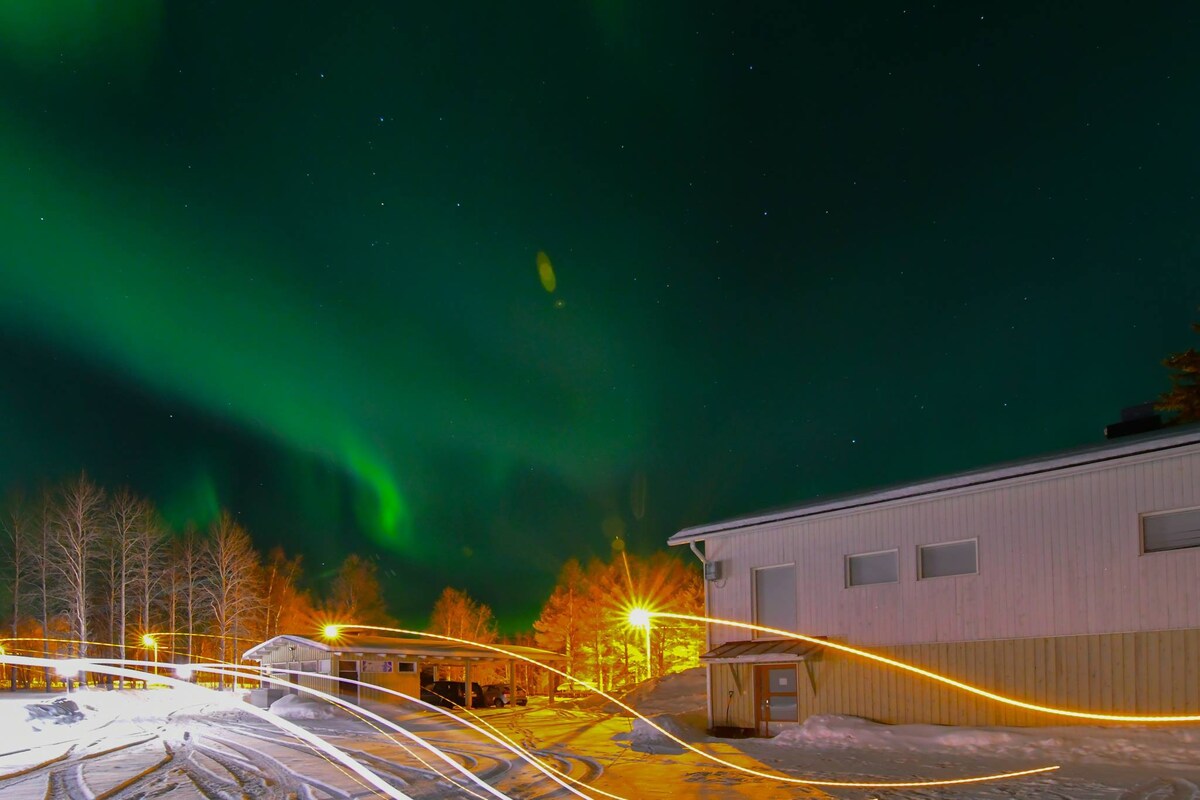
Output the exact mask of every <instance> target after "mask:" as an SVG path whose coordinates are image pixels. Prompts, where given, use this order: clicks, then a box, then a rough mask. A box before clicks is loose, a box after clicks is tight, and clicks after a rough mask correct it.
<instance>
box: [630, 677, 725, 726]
mask: <svg viewBox="0 0 1200 800" xmlns="http://www.w3.org/2000/svg"><path fill="white" fill-rule="evenodd" d="M707 691H708V685H707V682H706V680H705V672H704V667H694V668H692V669H689V670H684V671H683V672H676V673H674V674H672V675H663V676H662V677H661V678H652V679H651V680H648V681H643V682H642V683H639V684H638V685H637V686H636V687H634V688H633V689H632V690H631V691H630V692H629V693H627V694H626V695H625V696H624V697H622V698H621V700H622V701H623V702H625V703H627V704H628V705H631V706H633V707H634V708H636V709H637V710H638V711H639V712H640V713H642V714H646V715H647V716H649V715H650V714H684V713H687V712H689V711H697V710H699V711H703V710H705V709H706V708H707V699H706V694H705V693H706V692H707Z"/></svg>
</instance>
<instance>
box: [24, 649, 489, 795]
mask: <svg viewBox="0 0 1200 800" xmlns="http://www.w3.org/2000/svg"><path fill="white" fill-rule="evenodd" d="M60 660H61V659H51V658H36V657H33V656H9V655H5V656H0V664H16V665H18V666H31V667H53V666H54V664H55V662H57V661H60ZM73 660H74V661H78V662H80V663H81V664H83V667H82V668H83V669H85V670H86V671H88V672H100V673H103V674H107V675H113V676H117V677H125V678H132V679H133V680H148V679H150V678H157V679H158V680H160V681H162V682H164V683H166V684H167V685H169V686H172V687H173V688H176V689H181V690H183V691H185V692H196V693H205V692H214V690H212V689H206V688H204V687H201V686H196V685H195V684H191V683H186V682H184V681H180V680H176V679H174V678H167V677H164V676H161V675H159V676H155V675H152V674H151V673H148V672H142V671H141V670H135V669H125V668H122V667H113V666H109V665H105V664H97V663H94V662H90V661H88V660H87V659H73ZM214 693H216V694H219V693H217V692H214ZM238 708H239V709H240V710H242V711H245V712H247V713H249V714H253V715H254V716H256V717H258V718H259V719H262V720H265V721H267V722H269V723H270V724H272V725H274V726H275V727H277V728H280V729H281V730H284V731H286V732H287V733H290V734H291V735H292V736H295V737H296V738H297V739H300V740H302V741H304V742H306V743H307V744H309V745H310V746H312V747H315V748H317V749H319V750H321V751H322V752H324V753H325V754H326V755H328V756H330V757H331V758H334V759H336V760H337V761H339V762H341V763H342V764H344V765H345V766H346V767H348V768H349V769H350V770H352V771H353V772H354V773H355V774H357V775H358V776H359V777H361V778H363V779H364V780H366V781H367V783H369V784H370V785H371V786H373V787H374V788H376V789H378V790H379V791H381V792H383V793H384V794H385V795H387V796H388V797H391V798H392V799H393V800H413V798H411V797H410V796H409V795H407V794H405V793H404V792H402V791H400V790H399V789H397V788H395V787H394V786H392V785H391V784H390V783H388V782H387V781H385V780H383V778H381V777H379V776H378V775H376V774H375V773H374V772H372V771H371V770H369V769H367V768H366V767H364V766H363V765H362V764H360V763H358V762H357V761H355V760H354V759H353V758H351V757H350V756H348V755H347V754H346V753H344V752H342V750H341V749H340V748H338V747H336V746H334V745H332V744H330V743H329V742H327V741H325V740H324V739H322V738H321V737H320V736H317V735H316V734H314V733H310V732H309V731H306V730H305V729H304V728H301V727H300V726H299V725H296V724H295V723H293V722H291V721H290V720H286V719H283V718H282V717H279V716H276V715H275V714H272V713H271V712H269V711H265V710H263V709H261V708H258V707H256V706H252V705H250V704H249V703H243V704H241V705H239V706H238ZM506 800H508V799H507V798H506Z"/></svg>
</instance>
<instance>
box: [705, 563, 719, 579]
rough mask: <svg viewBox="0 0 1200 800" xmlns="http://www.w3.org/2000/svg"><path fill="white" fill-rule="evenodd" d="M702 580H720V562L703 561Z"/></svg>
mask: <svg viewBox="0 0 1200 800" xmlns="http://www.w3.org/2000/svg"><path fill="white" fill-rule="evenodd" d="M704 580H706V581H719V580H721V562H720V561H705V562H704Z"/></svg>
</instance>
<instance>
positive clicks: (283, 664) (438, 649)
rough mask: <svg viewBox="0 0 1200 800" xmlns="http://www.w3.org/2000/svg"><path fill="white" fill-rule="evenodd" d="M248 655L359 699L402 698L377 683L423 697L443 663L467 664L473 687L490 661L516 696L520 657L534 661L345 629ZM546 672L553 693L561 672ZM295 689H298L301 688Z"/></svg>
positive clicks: (542, 654) (538, 656)
mask: <svg viewBox="0 0 1200 800" xmlns="http://www.w3.org/2000/svg"><path fill="white" fill-rule="evenodd" d="M497 646H498V647H503V648H504V649H505V650H508V651H510V652H511V653H513V654H515V655H516V656H523V657H524V658H527V659H530V660H532V661H534V662H535V663H536V664H539V665H553V666H557V665H560V664H562V663H563V662H564V661H565V657H564V656H563V655H562V654H561V653H555V652H552V651H550V650H542V649H540V648H537V647H526V646H523V645H497ZM243 658H244V659H246V660H249V661H257V662H259V664H260V665H261V666H262V670H263V672H264V674H268V675H269V674H271V672H272V671H274V670H289V672H288V673H283V674H281V675H280V676H279V677H280V678H281V679H284V680H287V681H289V682H290V683H293V684H296V685H298V686H305V687H308V688H312V689H319V690H320V691H323V692H328V693H330V694H335V695H338V696H339V697H342V698H343V699H345V700H349V701H351V702H354V703H361V702H363V701H366V700H371V701H375V702H396V701H397V699H396V698H395V697H394V696H392V695H390V694H388V693H387V692H384V691H377V690H375V689H373V688H372V687H375V686H378V687H381V688H384V689H391V690H393V691H397V692H403V693H404V694H407V695H409V696H411V697H417V696H419V693H420V691H421V674H422V672H430V671H437V670H439V669H440V668H455V667H457V668H461V669H462V670H463V673H464V682H465V684H466V686H467V687H470V684H471V682H472V681H473V680H474V679H473V677H472V672H474V671H475V670H478V669H479V668H480V667H481V666H482V665H484V664H501V665H503V667H504V675H505V682H506V683H508V685H509V693H510V695H512V696H515V694H516V671H515V669H514V666H515V665H516V664H517V663H528V662H523V661H522V660H521V659H518V658H515V657H513V656H508V655H505V654H503V653H497V652H495V651H494V650H489V649H488V648H487V647H481V646H478V645H466V644H458V643H457V642H447V641H443V640H440V639H415V638H413V639H409V638H405V639H402V638H394V637H389V636H370V635H364V634H358V633H355V632H346V633H343V635H342V636H340V637H339V638H338V639H336V640H331V641H322V640H319V639H309V638H307V637H304V636H295V635H292V634H284V635H280V636H276V637H274V638H272V639H268V640H267V641H265V642H263V643H261V644H258V645H255V646H254V647H252V648H250V649H249V650H247V651H246V653H245V655H244V656H243ZM338 678H346V679H349V680H355V681H361V682H363V683H364V684H368V685H366V686H359V685H356V684H352V683H342V682H341V681H339V680H337V679H338ZM546 678H547V694H551V693H552V692H553V689H554V686H555V685H556V683H557V681H556V678H557V676H555V675H554V674H553V673H550V672H547V673H546ZM287 691H288V690H287V689H283V688H276V689H273V688H270V687H266V686H264V687H263V689H262V690H260V691H259V693H258V695H254V694H253V693H252V696H251V699H252V701H253V702H255V703H256V704H258V705H262V706H264V707H266V706H269V705H270V703H271V702H273V701H274V700H275V699H278V697H279V696H281V695H282V694H284V693H286V692H287ZM291 691H292V693H295V692H296V691H297V690H296V689H292V690H291ZM468 696H469V688H468ZM551 702H553V695H552V694H551Z"/></svg>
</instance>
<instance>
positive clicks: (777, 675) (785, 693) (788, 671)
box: [754, 664, 799, 736]
mask: <svg viewBox="0 0 1200 800" xmlns="http://www.w3.org/2000/svg"><path fill="white" fill-rule="evenodd" d="M754 678H755V679H754V684H755V696H756V697H757V698H758V706H757V707H758V713H757V717H756V719H755V729H756V732H757V733H758V735H759V736H774V735H775V734H777V733H779V731H780V730H781V728H782V725H780V724H779V723H785V722H796V721H798V720H797V716H796V714H797V710H798V706H799V702H798V699H797V695H796V667H795V666H794V665H790V664H789V665H786V666H785V665H780V664H760V665H757V666H755V668H754Z"/></svg>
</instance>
